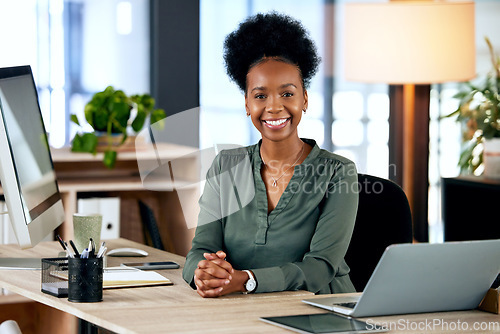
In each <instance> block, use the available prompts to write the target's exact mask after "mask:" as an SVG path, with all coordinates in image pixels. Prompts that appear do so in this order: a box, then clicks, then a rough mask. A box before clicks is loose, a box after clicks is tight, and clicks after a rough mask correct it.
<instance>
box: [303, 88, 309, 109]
mask: <svg viewBox="0 0 500 334" xmlns="http://www.w3.org/2000/svg"><path fill="white" fill-rule="evenodd" d="M308 106H309V98H308V97H307V90H305V89H304V108H302V110H307V107H308Z"/></svg>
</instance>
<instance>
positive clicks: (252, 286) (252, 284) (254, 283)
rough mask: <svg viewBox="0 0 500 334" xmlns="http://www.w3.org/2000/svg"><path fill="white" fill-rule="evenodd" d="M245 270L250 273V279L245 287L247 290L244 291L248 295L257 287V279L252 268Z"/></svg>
mask: <svg viewBox="0 0 500 334" xmlns="http://www.w3.org/2000/svg"><path fill="white" fill-rule="evenodd" d="M243 271H244V272H246V273H247V274H248V281H247V282H246V283H245V289H247V291H244V292H243V293H244V294H245V295H246V294H248V293H252V292H254V291H255V289H256V288H257V281H256V280H255V278H254V277H253V274H252V272H251V271H250V270H243Z"/></svg>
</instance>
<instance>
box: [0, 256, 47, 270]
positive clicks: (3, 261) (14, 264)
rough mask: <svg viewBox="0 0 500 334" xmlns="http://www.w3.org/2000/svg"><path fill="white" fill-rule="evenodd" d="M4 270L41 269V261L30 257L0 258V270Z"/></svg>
mask: <svg viewBox="0 0 500 334" xmlns="http://www.w3.org/2000/svg"><path fill="white" fill-rule="evenodd" d="M5 269H24V270H37V269H38V270H39V269H42V259H40V258H32V257H0V270H5Z"/></svg>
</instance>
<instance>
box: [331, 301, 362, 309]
mask: <svg viewBox="0 0 500 334" xmlns="http://www.w3.org/2000/svg"><path fill="white" fill-rule="evenodd" d="M356 304H357V303H356V302H353V303H337V304H334V305H338V306H342V307H347V308H352V309H353V308H354V306H356Z"/></svg>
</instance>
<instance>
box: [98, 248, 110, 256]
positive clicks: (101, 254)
mask: <svg viewBox="0 0 500 334" xmlns="http://www.w3.org/2000/svg"><path fill="white" fill-rule="evenodd" d="M107 250H108V247H101V248H100V249H99V253H97V257H103V256H104V253H106V251H107Z"/></svg>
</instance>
